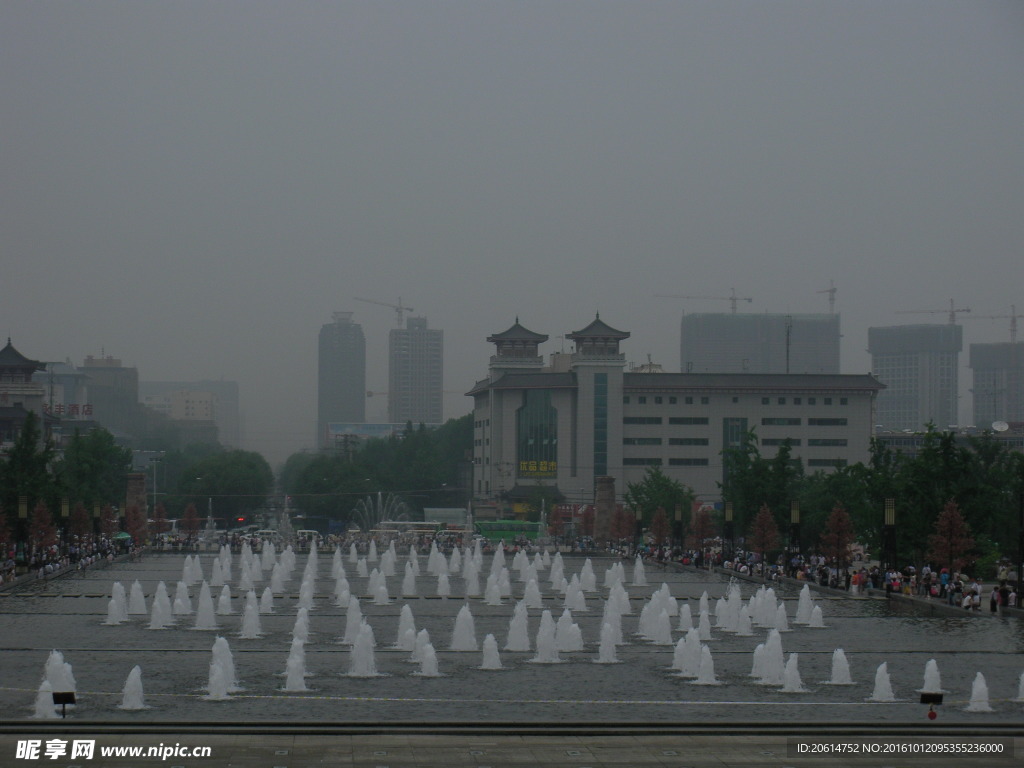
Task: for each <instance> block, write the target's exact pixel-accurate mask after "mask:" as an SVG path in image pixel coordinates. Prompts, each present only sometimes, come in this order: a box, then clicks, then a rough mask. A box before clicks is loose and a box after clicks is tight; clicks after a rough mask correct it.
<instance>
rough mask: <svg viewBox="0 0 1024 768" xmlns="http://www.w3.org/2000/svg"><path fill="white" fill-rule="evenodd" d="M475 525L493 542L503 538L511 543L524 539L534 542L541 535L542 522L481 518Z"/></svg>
mask: <svg viewBox="0 0 1024 768" xmlns="http://www.w3.org/2000/svg"><path fill="white" fill-rule="evenodd" d="M473 527H474V528H475V529H476V532H477V533H478V534H480V535H481V536H483V537H484V538H485V539H487V540H488V541H492V542H497V541H500V540H502V539H504V540H505V542H506V543H509V544H512V543H515V542H517V541H523V540H526V541H529V542H534V541H536V540H537V538H538V537H539V536H540V535H541V530H540V523H531V522H528V521H526V520H480V521H478V522H477V523H476V524H475V525H474V526H473Z"/></svg>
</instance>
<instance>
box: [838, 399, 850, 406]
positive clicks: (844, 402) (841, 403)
mask: <svg viewBox="0 0 1024 768" xmlns="http://www.w3.org/2000/svg"><path fill="white" fill-rule="evenodd" d="M848 403H849V401H848V400H847V399H846V398H845V397H840V398H839V404H840V405H847V404H848Z"/></svg>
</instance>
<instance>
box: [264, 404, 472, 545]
mask: <svg viewBox="0 0 1024 768" xmlns="http://www.w3.org/2000/svg"><path fill="white" fill-rule="evenodd" d="M472 445H473V415H472V414H466V415H465V416H463V417H461V418H458V419H449V420H448V421H447V422H446V423H445V424H442V425H441V426H439V427H433V428H428V427H425V426H424V425H422V424H421V425H419V426H418V427H414V426H413V425H412V424H411V423H409V424H407V425H406V427H405V429H404V430H403V432H402V433H401V434H397V435H391V436H389V437H386V438H372V439H369V440H366V441H364V442H362V443H360V444H358V445H356V446H353V447H351V448H350V449H346V450H338V451H330V452H326V453H296V454H293V455H292V456H290V457H289V458H288V460H287V461H286V462H285V465H284V468H283V469H282V471H281V475H280V482H281V488H282V491H283V492H284V493H285V494H287V495H288V496H289V499H290V501H289V503H290V504H291V506H292V507H293V508H294V509H296V510H298V511H299V513H300V514H302V515H303V516H304V519H305V520H306V521H307V522H309V521H315V523H314V522H309V524H310V526H311V527H317V528H326V527H328V526H329V525H333V526H335V527H337V526H340V527H341V528H342V529H347V528H348V527H349V525H350V523H351V522H352V521H353V520H354V515H353V510H354V509H355V508H356V506H357V505H358V504H359V503H360V501H361V500H364V499H366V498H367V497H371V498H372V497H373V496H374V495H375V494H376V493H378V492H386V493H391V494H394V495H395V496H397V497H399V498H400V499H401V500H402V501H403V502H405V505H406V506H407V507H408V508H409V509H410V510H411V514H412V515H420V516H421V515H422V510H423V509H424V508H425V507H465V506H466V503H467V500H468V495H469V493H470V489H469V487H468V484H469V482H471V480H470V478H469V477H468V476H467V472H466V470H467V469H468V467H469V462H470V461H471V456H470V454H471V452H472ZM414 519H415V518H414ZM419 519H422V517H420V518H419Z"/></svg>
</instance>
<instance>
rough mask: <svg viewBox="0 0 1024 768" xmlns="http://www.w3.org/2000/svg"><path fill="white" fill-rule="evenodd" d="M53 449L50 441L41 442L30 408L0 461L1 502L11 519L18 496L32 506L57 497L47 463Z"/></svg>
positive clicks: (15, 513)
mask: <svg viewBox="0 0 1024 768" xmlns="http://www.w3.org/2000/svg"><path fill="white" fill-rule="evenodd" d="M53 458H54V451H53V445H52V444H51V443H50V441H46V442H45V443H44V442H43V439H42V432H41V430H40V425H39V417H38V416H36V414H35V413H34V412H32V411H29V413H28V415H27V416H26V418H25V423H24V424H23V425H22V428H21V431H20V432H18V435H17V437H15V439H14V445H13V446H11V449H10V450H9V451H8V452H7V456H6V458H5V459H4V460H3V461H0V505H2V506H3V509H4V512H5V513H6V514H7V515H8V518H9V520H10V521H13V520H14V519H15V518H16V515H17V510H18V499H19V497H21V496H26V497H27V498H28V508H29V509H32V508H34V507H35V505H36V504H37V503H38V502H40V501H46V500H51V501H52V500H55V499H56V497H57V493H56V488H55V486H54V482H53V477H52V475H51V474H50V463H51V462H52V461H53Z"/></svg>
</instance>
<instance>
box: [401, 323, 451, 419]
mask: <svg viewBox="0 0 1024 768" xmlns="http://www.w3.org/2000/svg"><path fill="white" fill-rule="evenodd" d="M443 357H444V331H440V330H437V329H432V328H428V327H427V318H425V317H410V318H407V319H406V321H405V328H393V329H392V330H391V333H390V335H389V337H388V421H390V422H391V423H392V424H405V423H406V422H409V421H411V422H412V423H413V424H440V423H441V420H442V408H441V397H442V392H443V386H444V384H443V380H444V365H443V362H442V361H443Z"/></svg>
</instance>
